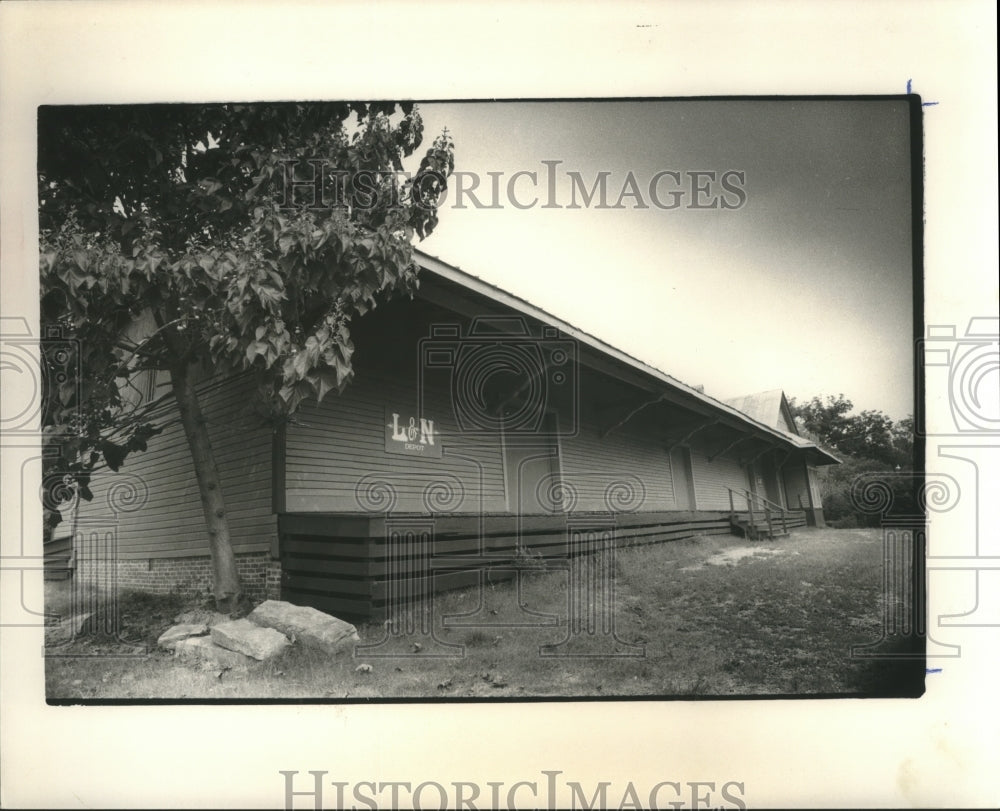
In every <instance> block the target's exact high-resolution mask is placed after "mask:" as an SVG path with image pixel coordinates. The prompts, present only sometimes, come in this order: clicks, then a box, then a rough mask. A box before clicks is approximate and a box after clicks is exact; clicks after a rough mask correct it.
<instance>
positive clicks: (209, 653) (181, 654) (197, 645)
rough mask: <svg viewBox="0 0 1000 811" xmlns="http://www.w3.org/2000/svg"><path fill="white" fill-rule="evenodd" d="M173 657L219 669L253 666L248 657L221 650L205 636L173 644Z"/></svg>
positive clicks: (224, 649) (190, 637)
mask: <svg viewBox="0 0 1000 811" xmlns="http://www.w3.org/2000/svg"><path fill="white" fill-rule="evenodd" d="M174 656H176V657H178V658H179V659H184V660H185V661H188V662H198V663H201V664H203V665H208V666H213V667H219V668H245V667H249V666H250V665H251V664H253V660H252V659H250V658H249V657H247V656H244V655H243V654H242V653H236V652H235V651H231V650H227V649H226V648H221V647H219V646H218V645H216V644H215V643H214V642H213V641H212V640H211V639H210V638H209V637H207V636H189V637H188V638H187V639H181V640H179V641H178V642H176V643H175V644H174Z"/></svg>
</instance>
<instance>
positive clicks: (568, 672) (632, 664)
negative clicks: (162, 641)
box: [46, 529, 923, 700]
mask: <svg viewBox="0 0 1000 811" xmlns="http://www.w3.org/2000/svg"><path fill="white" fill-rule="evenodd" d="M881 555H882V546H881V535H880V532H879V531H878V530H869V529H854V530H799V531H796V532H794V533H792V535H791V536H790V537H788V538H783V539H778V540H774V541H765V542H747V541H745V540H743V539H739V538H735V537H728V536H720V537H710V538H705V537H701V538H690V539H687V540H684V541H676V542H673V543H669V544H663V545H656V546H645V547H632V548H626V549H622V550H619V551H618V553H617V558H616V560H615V563H614V578H613V585H614V601H613V606H614V609H613V611H610V612H606V613H602V612H601V611H600V607H601V604H600V601H598V604H597V605H596V606H595V609H596V613H595V614H594V615H593V617H594V618H595V619H596V620H597V621H598V633H595V634H589V633H586V628H585V627H584V629H583V631H584V632H583V633H579V634H575V635H574V634H571V633H570V630H571V628H570V625H569V623H568V620H567V618H568V616H569V600H570V597H571V594H572V592H571V590H570V589H569V588H568V586H567V580H568V576H567V572H566V570H565V569H561V570H560V569H558V568H557V567H549V568H548V569H546V570H542V569H538V570H534V571H531V570H529V571H526V572H525V573H524V574H523V575H522V576H521V578H520V586H519V587H518V585H517V581H507V582H503V583H499V584H490V585H487V586H485V587H484V588H483V590H482V591H481V592H480V591H479V590H477V589H465V590H461V591H454V592H447V593H444V594H441V595H438V596H437V598H436V599H435V600H434V602H433V611H432V612H431V613H430V615H429V616H428V617H426V622H427V627H428V628H433V633H432V634H431V633H428V634H420V633H419V631H420V629H421V625H422V621H424V620H425V618H424V617H421V616H415V612H410V613H409V614H403V615H400V616H397V617H396V618H395V623H388V624H382V623H371V624H366V625H362V626H360V627H359V629H358V631H359V635H360V636H361V640H362V641H361V643H360V645H361V647H359V648H358V649H357V650H356V651H355V652H354V655H353V656H352V655H351V653H350V652H348V653H346V654H341V655H339V656H336V657H333V658H330V657H327V656H323V655H320V654H317V653H314V652H311V651H309V650H305V649H302V648H301V647H299V646H293V647H291V648H289V649H288V651H286V653H285V654H284V655H283V656H281V657H280V658H278V659H276V660H272V661H270V662H266V663H258V664H254V665H253V666H251V668H250V669H248V670H247V671H245V672H237V671H225V672H221V673H220V672H217V671H208V670H202V669H199V668H197V667H193V666H191V665H187V664H184V663H181V662H179V661H177V660H175V659H173V658H172V657H171V656H170V654H167V653H164V652H162V651H157V650H156V647H155V640H156V638H157V637H158V636H159V634H160V633H161V632H162V631H163V630H165V629H166V628H167V627H169V626H170V625H171V624H173V617H174V616H175V615H176V614H177V613H179V612H180V611H182V610H185V609H188V608H192V607H199V606H192V605H191V604H190V603H188V602H186V601H185V600H184V599H183V598H181V597H179V596H176V595H167V596H158V597H157V596H151V595H145V594H141V593H135V592H132V593H127V594H123V595H121V597H120V599H119V601H118V611H119V615H120V618H121V629H122V633H121V636H123V637H124V638H125V639H126V640H127V641H128V642H129V643H136V644H124V643H122V642H121V641H118V640H115V639H109V638H107V637H101V636H97V635H93V634H89V635H87V634H85V635H82V636H80V637H78V638H76V639H75V640H74V641H72V643H71V644H68V645H62V646H58V647H53V648H51V649H50V653H52V654H60V655H55V656H50V658H49V659H48V660H47V667H46V689H47V695H48V697H49V698H50V699H105V698H112V699H147V698H179V699H187V698H199V699H201V698H207V699H225V698H282V699H288V698H314V699H316V698H318V699H329V700H343V699H348V700H352V699H371V698H375V699H377V698H442V697H443V698H470V697H471V698H515V699H516V698H526V697H536V696H538V697H545V696H550V697H557V696H559V697H577V696H590V697H615V696H622V697H625V696H671V697H691V696H741V695H742V696H755V695H789V694H794V695H806V696H807V695H815V694H846V695H861V694H865V695H870V694H878V695H900V694H914V693H919V692H920V689H921V687H920V686H921V685H922V679H923V664H922V662H919V661H918V662H915V663H913V662H908V663H907V662H892V661H881V660H871V659H856V658H852V657H851V655H850V651H851V646H852V645H855V644H859V643H865V642H873V641H875V640H876V639H878V637H879V635H880V627H881V616H882V610H883V602H884V598H883V595H882V592H881ZM47 588H48V592H47V599H49V602H48V604H47V610H48V611H49V612H54V613H63V612H64V611H65V610H66V607H67V601H66V599H67V598H66V592H67V589H66V586H65V584H60V583H49V584H47ZM444 617H449V618H450V619H449V621H448V623H447V624H446V623H445V622H444V621H443V618H444ZM605 617H607V618H608V619H609V620H610V618H611V617H613V623H614V628H613V634H611V633H608V634H605V633H602V632H601V631H602V630H604V628H603V626H601V625H600V623H601V622H602V621H603V620H604V619H605ZM607 630H608V631H610V630H611V629H610V628H608V629H607ZM143 646H145V648H146V652H145V653H143ZM129 653H130V654H132V655H131V656H122V654H129ZM455 653H458V654H459V655H458V656H454V655H449V654H455ZM66 654H71V655H69V656H67V655H66ZM136 654H138V655H136ZM567 654H572V655H567ZM365 665H367V666H368V668H365V667H363V666H365Z"/></svg>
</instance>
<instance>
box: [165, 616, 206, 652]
mask: <svg viewBox="0 0 1000 811" xmlns="http://www.w3.org/2000/svg"><path fill="white" fill-rule="evenodd" d="M207 633H208V626H207V625H206V624H205V623H203V622H196V623H183V624H181V625H174V626H172V627H170V628H167V630H166V631H164V632H163V633H162V634H160V638H159V639H157V640H156V644H157V645H159V646H160V647H161V648H165V649H166V650H173V649H174V648H175V647H176V646H177V643H178V642H180V641H181V640H182V639H187V638H189V637H192V636H204V635H205V634H207Z"/></svg>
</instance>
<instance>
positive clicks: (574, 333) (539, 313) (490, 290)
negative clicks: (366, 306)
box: [414, 250, 840, 465]
mask: <svg viewBox="0 0 1000 811" xmlns="http://www.w3.org/2000/svg"><path fill="white" fill-rule="evenodd" d="M414 254H415V255H416V259H417V262H418V264H419V265H420V266H421V267H422V268H424V269H425V270H427V271H430V272H431V273H433V274H435V275H437V276H440V277H441V278H444V279H447V280H450V281H453V282H455V283H457V284H459V285H461V286H462V287H464V288H466V289H468V290H470V291H472V292H474V293H478V294H480V295H483V296H486V297H488V298H490V299H492V300H493V301H496V302H497V303H499V304H502V305H505V306H507V307H509V308H511V309H513V310H515V311H517V312H520V313H522V314H524V315H526V316H528V317H530V318H532V319H534V320H536V321H539V322H541V323H543V324H546V325H549V326H553V327H555V328H557V329H558V330H559V331H560V332H562V333H564V334H566V335H568V336H570V337H572V338H574V339H576V340H577V341H579V342H580V344H582V345H584V346H589V347H591V348H592V349H595V350H597V351H598V352H600V353H601V354H602V355H605V356H607V357H609V358H612V359H614V360H617V361H618V362H620V363H624V364H626V365H627V366H630V367H632V368H633V369H635V370H637V371H639V372H641V373H642V374H644V375H646V376H648V377H650V378H652V379H653V380H655V381H656V382H657V383H658V384H660V385H665V386H666V387H667V388H668V389H669V390H671V391H672V392H674V393H676V394H680V395H683V396H684V397H685V398H688V399H690V400H692V401H695V402H699V403H701V404H702V405H703V406H708V407H710V408H711V409H712V410H713V411H715V412H716V413H718V414H720V416H721V415H725V416H726V417H728V418H729V420H734V419H735V420H736V421H738V422H739V423H742V424H743V425H744V426H745V429H746V430H747V431H750V432H753V433H757V434H765V435H768V436H770V437H771V438H772V439H775V440H778V441H779V442H780V443H782V444H785V445H786V446H788V447H791V448H793V449H796V450H804V451H807V453H808V459H809V461H810V463H812V464H818V465H829V464H839V462H840V460H839V459H837V458H836V457H834V456H832V455H831V454H829V453H827V452H826V451H824V450H822V449H821V448H819V447H818V446H817V445H816V444H815V443H813V442H810V441H809V440H807V439H803V438H802V437H800V436H796V435H795V434H790V433H788V432H787V431H784V430H781V429H780V428H778V427H776V426H775V425H773V424H772V423H771V421H770V420H768V421H762V420H758V419H756V418H754V417H753V416H752V415H750V414H747V413H746V412H744V411H742V410H741V409H739V408H736V407H735V406H733V405H732V404H730V403H726V402H723V401H722V400H717V399H716V398H714V397H711V396H709V395H707V394H705V393H704V391H700V390H699V389H697V388H695V387H694V386H689V385H687V384H686V383H682V382H681V381H679V380H677V379H676V378H674V377H671V376H670V375H668V374H665V373H664V372H661V371H660V370H659V369H657V368H655V367H653V366H650V365H649V364H647V363H644V362H643V361H641V360H639V359H637V358H634V357H632V356H631V355H629V354H627V353H625V352H622V351H621V350H620V349H616V348H615V347H613V346H611V345H610V344H607V343H605V342H604V341H602V340H601V339H599V338H595V337H594V336H593V335H590V334H589V333H587V332H584V331H583V330H581V329H578V328H577V327H574V326H573V325H572V324H569V323H567V322H566V321H563V320H562V319H560V318H558V317H556V316H554V315H552V314H550V313H548V312H546V311H545V310H543V309H541V308H540V307H537V306H535V305H534V304H531V303H530V302H528V301H525V300H524V299H522V298H520V297H519V296H516V295H514V294H513V293H508V292H507V291H506V290H503V289H502V288H500V287H497V286H496V285H495V284H492V283H490V282H486V281H484V280H482V279H480V278H479V277H477V276H474V275H472V274H470V273H467V272H466V271H464V270H461V269H460V268H457V267H455V266H454V265H450V264H448V263H447V262H445V261H444V260H442V259H438V258H437V257H435V256H431V255H430V254H427V253H424V252H423V251H420V250H415V251H414ZM776 391H777V392H778V394H779V395H782V392H781V389H777V390H776ZM782 396H783V395H782Z"/></svg>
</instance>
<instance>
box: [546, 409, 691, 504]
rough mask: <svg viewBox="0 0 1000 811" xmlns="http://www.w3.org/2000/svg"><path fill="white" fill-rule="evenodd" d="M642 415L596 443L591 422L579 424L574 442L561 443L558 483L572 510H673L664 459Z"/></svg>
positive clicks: (598, 433) (568, 439) (598, 434)
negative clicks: (571, 499)
mask: <svg viewBox="0 0 1000 811" xmlns="http://www.w3.org/2000/svg"><path fill="white" fill-rule="evenodd" d="M648 422H649V421H648V419H645V418H643V417H642V415H640V416H638V417H636V418H634V419H633V420H632V421H630V422H629V423H627V424H626V425H624V426H622V427H621V428H618V429H616V430H614V431H611V432H610V433H609V434H608V435H607V436H606V437H604V438H603V439H602V438H601V431H600V428H599V427H598V424H597V422H596V420H593V419H592V418H585V420H584V422H583V425H582V426H581V427H580V431H579V433H578V434H577V435H576V436H570V437H566V438H564V439H563V440H562V443H561V450H562V473H563V479H564V481H565V482H566V484H567V485H568V487H569V488H570V490H571V492H572V493H574V494H575V496H576V509H577V510H609V509H617V510H628V511H637V510H643V511H652V510H671V509H674V508H675V507H676V502H675V501H674V490H673V482H672V477H671V470H670V455H669V454H668V453H667V451H666V449H665V448H664V447H663V444H662V442H657V441H651V440H650V434H649V433H645V432H644V431H643V429H644V428H651V427H652V426H650V425H649V424H648Z"/></svg>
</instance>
